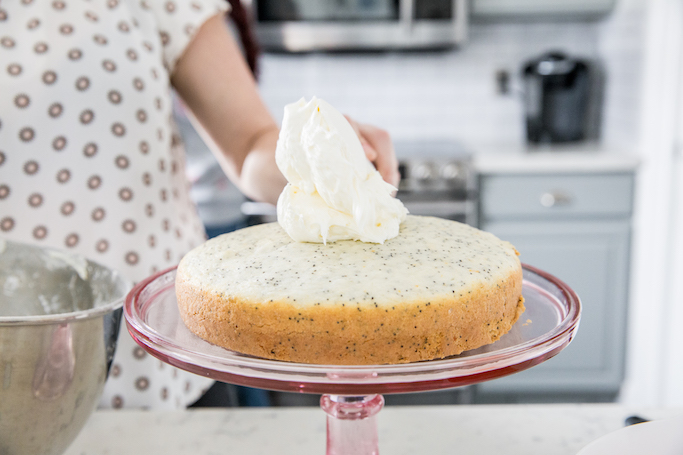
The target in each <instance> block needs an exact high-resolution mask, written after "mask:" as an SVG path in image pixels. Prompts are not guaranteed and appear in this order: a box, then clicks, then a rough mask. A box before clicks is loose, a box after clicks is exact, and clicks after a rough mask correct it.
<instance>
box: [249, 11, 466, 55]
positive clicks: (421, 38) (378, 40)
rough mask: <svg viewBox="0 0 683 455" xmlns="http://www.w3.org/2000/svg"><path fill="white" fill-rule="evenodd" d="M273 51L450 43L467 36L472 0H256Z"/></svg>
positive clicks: (266, 44) (265, 43)
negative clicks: (468, 16) (469, 7)
mask: <svg viewBox="0 0 683 455" xmlns="http://www.w3.org/2000/svg"><path fill="white" fill-rule="evenodd" d="M251 3H252V4H251V7H252V12H253V17H254V20H255V31H256V35H257V37H258V39H259V43H260V45H261V46H262V47H263V49H264V50H267V51H281V52H311V51H356V50H361V51H362V50H411V49H439V48H450V47H454V46H457V45H459V44H461V43H463V42H464V41H465V39H466V37H467V22H468V21H467V15H468V11H467V7H468V5H467V4H468V0H251Z"/></svg>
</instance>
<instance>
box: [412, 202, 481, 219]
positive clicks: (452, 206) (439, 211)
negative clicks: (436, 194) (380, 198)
mask: <svg viewBox="0 0 683 455" xmlns="http://www.w3.org/2000/svg"><path fill="white" fill-rule="evenodd" d="M403 205H405V206H406V208H407V209H408V211H409V212H410V214H411V215H426V216H439V217H452V216H454V215H470V214H472V213H473V212H474V210H475V209H476V206H475V203H474V201H419V202H418V201H409V202H406V201H404V202H403Z"/></svg>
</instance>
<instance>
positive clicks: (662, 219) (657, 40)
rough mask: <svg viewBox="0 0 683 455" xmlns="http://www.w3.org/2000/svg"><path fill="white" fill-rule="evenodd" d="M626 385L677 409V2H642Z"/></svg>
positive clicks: (681, 216) (681, 9)
mask: <svg viewBox="0 0 683 455" xmlns="http://www.w3.org/2000/svg"><path fill="white" fill-rule="evenodd" d="M644 21H645V23H646V33H645V39H644V44H645V46H644V49H645V52H644V58H643V61H642V67H643V85H642V91H641V94H640V96H641V99H642V111H641V119H640V145H639V148H638V151H639V154H640V156H641V160H642V165H641V169H640V172H639V180H638V191H637V200H636V216H635V225H634V239H635V241H634V249H633V268H632V275H633V286H632V292H631V313H630V325H629V338H628V342H629V356H628V371H627V382H626V386H625V388H624V391H623V394H622V401H624V402H626V403H629V404H634V405H644V406H653V405H665V406H683V388H682V387H681V384H683V332H682V331H681V329H680V321H681V318H683V294H682V293H681V285H680V283H681V282H682V281H683V244H682V243H683V232H682V231H681V228H682V227H683V223H682V222H683V210H682V205H681V204H682V202H683V198H682V196H683V194H681V179H682V178H683V166H681V159H682V155H681V144H683V142H681V140H682V139H683V71H682V68H683V67H682V62H683V2H682V1H681V0H652V1H650V2H647V9H646V14H645V15H644Z"/></svg>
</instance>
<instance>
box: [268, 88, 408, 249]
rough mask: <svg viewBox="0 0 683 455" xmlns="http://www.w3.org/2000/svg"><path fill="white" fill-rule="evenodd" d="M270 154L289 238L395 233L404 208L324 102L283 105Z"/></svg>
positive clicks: (377, 239) (324, 239) (374, 238)
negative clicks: (280, 180) (279, 178)
mask: <svg viewBox="0 0 683 455" xmlns="http://www.w3.org/2000/svg"><path fill="white" fill-rule="evenodd" d="M275 158H276V161H277V165H278V167H279V168H280V171H281V172H282V173H283V175H284V176H285V177H286V178H287V181H288V182H289V183H288V184H287V186H286V187H285V189H284V190H283V191H282V194H281V195H280V197H279V199H278V203H277V215H278V222H279V223H280V225H281V226H282V228H283V229H284V230H285V231H286V232H287V234H288V235H289V236H290V237H291V238H292V239H293V240H295V241H298V242H313V243H328V242H336V241H338V240H360V241H362V242H372V243H384V242H385V241H386V240H388V239H391V238H393V237H396V236H397V235H398V233H399V226H400V224H401V223H402V222H403V221H404V220H405V217H406V214H407V213H408V210H407V209H406V208H405V207H404V206H403V204H402V203H401V201H400V200H398V199H396V198H395V197H393V192H394V191H395V190H396V188H394V187H393V186H392V185H390V184H389V183H387V182H385V181H384V180H383V179H382V176H381V175H380V173H379V172H378V171H377V170H376V169H375V168H374V166H373V165H372V163H370V161H369V160H368V159H367V158H366V156H365V152H364V151H363V146H362V145H361V143H360V139H359V138H358V136H357V135H356V133H355V131H354V129H353V127H352V126H351V125H350V124H349V122H348V120H346V118H345V117H344V116H343V115H342V114H341V113H340V112H339V111H337V110H336V109H335V108H334V107H332V106H331V105H330V104H329V103H327V102H325V101H323V100H321V99H319V98H316V97H313V98H312V99H311V100H310V101H308V102H307V101H306V100H305V99H304V98H302V99H300V100H299V101H297V102H296V103H292V104H289V105H287V106H286V107H285V114H284V118H283V121H282V127H281V129H280V136H279V138H278V142H277V149H276V152H275Z"/></svg>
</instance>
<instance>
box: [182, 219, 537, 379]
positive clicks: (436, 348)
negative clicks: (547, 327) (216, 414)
mask: <svg viewBox="0 0 683 455" xmlns="http://www.w3.org/2000/svg"><path fill="white" fill-rule="evenodd" d="M176 294H177V298H178V306H179V309H180V314H181V317H182V319H183V321H184V323H185V325H186V326H187V327H188V328H189V329H190V330H191V331H192V332H194V333H195V334H196V335H198V336H199V337H201V338H203V339H204V340H206V341H208V342H210V343H213V344H216V345H218V346H222V347H224V348H227V349H230V350H233V351H237V352H240V353H244V354H249V355H253V356H258V357H263V358H268V359H276V360H284V361H292V362H302V363H316V364H336V365H342V364H344V365H356V364H357V365H360V364H392V363H406V362H416V361H423V360H432V359H438V358H443V357H448V356H452V355H456V354H459V353H461V352H463V351H466V350H469V349H474V348H477V347H480V346H483V345H485V344H489V343H492V342H494V341H496V340H497V339H498V338H500V336H501V335H503V334H504V333H506V332H507V331H508V330H510V328H511V327H512V325H513V324H514V323H515V322H516V321H517V319H518V318H519V316H520V314H522V312H523V311H524V303H523V302H524V299H523V298H522V267H521V264H520V261H519V259H518V257H517V251H516V250H515V248H514V247H513V246H512V245H511V244H510V243H508V242H505V241H501V240H499V239H498V238H496V237H495V236H494V235H492V234H490V233H487V232H483V231H480V230H478V229H475V228H473V227H470V226H468V225H465V224H462V223H458V222H455V221H448V220H444V219H440V218H432V217H419V216H408V217H407V218H406V220H405V221H404V222H403V223H402V224H401V228H400V233H399V235H398V236H397V237H395V238H393V239H390V240H387V241H386V242H384V243H383V244H373V243H363V242H359V241H352V240H347V241H338V242H335V243H331V244H321V243H301V242H295V241H293V240H292V239H291V238H290V237H289V236H288V235H287V234H286V233H285V231H284V230H283V229H282V228H281V227H280V225H279V224H277V223H270V224H263V225H258V226H253V227H249V228H245V229H241V230H238V231H235V232H232V233H228V234H224V235H221V236H219V237H216V238H213V239H211V240H208V241H207V242H205V243H204V244H202V245H201V246H199V247H197V248H195V249H194V250H192V251H191V252H190V253H188V254H187V255H186V256H185V257H184V258H183V259H182V261H181V262H180V264H179V266H178V270H177V276H176Z"/></svg>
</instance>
